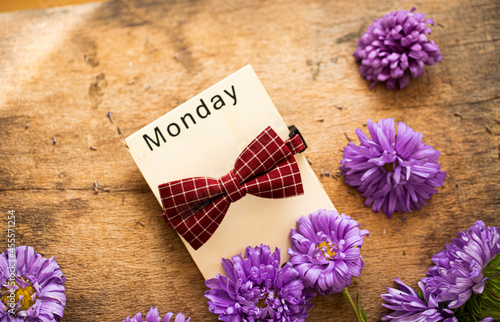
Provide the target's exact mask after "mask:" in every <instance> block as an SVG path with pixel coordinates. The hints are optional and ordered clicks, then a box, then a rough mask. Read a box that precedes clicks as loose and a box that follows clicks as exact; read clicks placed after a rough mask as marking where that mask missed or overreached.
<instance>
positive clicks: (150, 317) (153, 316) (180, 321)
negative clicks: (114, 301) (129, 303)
mask: <svg viewBox="0 0 500 322" xmlns="http://www.w3.org/2000/svg"><path fill="white" fill-rule="evenodd" d="M173 315H174V313H171V312H169V313H167V314H165V317H164V318H163V322H170V319H171V318H172V317H173ZM189 321H191V318H189V319H187V320H186V316H185V315H184V314H182V313H179V314H177V316H176V317H175V320H173V321H172V322H189ZM122 322H161V317H160V314H159V313H158V308H153V307H151V308H150V309H149V312H148V313H147V314H146V320H143V319H142V313H137V314H136V315H135V316H134V317H130V316H128V317H127V318H125V320H123V321H122Z"/></svg>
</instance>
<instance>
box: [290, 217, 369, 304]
mask: <svg viewBox="0 0 500 322" xmlns="http://www.w3.org/2000/svg"><path fill="white" fill-rule="evenodd" d="M359 226H360V224H359V223H358V222H357V221H355V220H354V219H351V217H349V216H346V215H344V214H341V215H339V213H338V212H336V211H333V210H326V209H320V210H318V211H316V212H314V213H312V214H310V215H309V217H306V216H302V217H301V218H300V219H299V220H298V221H297V230H294V229H292V231H291V232H290V241H291V244H292V248H291V249H290V250H289V251H288V254H289V255H290V263H292V264H293V266H294V267H295V268H296V269H297V270H298V271H299V273H300V275H301V276H302V278H303V279H304V282H305V284H306V286H307V287H314V288H315V289H316V290H317V291H318V292H319V293H320V294H321V295H323V296H327V295H328V294H329V293H340V292H342V290H343V289H344V288H345V287H347V286H349V285H351V282H352V277H353V276H356V277H358V276H359V275H360V274H361V270H362V269H363V267H364V261H363V258H362V257H361V254H360V248H361V246H362V245H363V239H364V236H367V235H369V234H370V233H369V232H368V230H360V229H359Z"/></svg>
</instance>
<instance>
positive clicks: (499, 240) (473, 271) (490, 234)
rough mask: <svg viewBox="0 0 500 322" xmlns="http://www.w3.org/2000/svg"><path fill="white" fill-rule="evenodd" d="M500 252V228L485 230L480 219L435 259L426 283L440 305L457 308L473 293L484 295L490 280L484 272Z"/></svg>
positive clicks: (487, 228)
mask: <svg viewBox="0 0 500 322" xmlns="http://www.w3.org/2000/svg"><path fill="white" fill-rule="evenodd" d="M499 253H500V228H498V227H486V225H485V224H484V222H482V221H481V220H478V221H476V223H474V225H473V226H471V227H470V228H469V229H468V230H463V231H461V232H459V233H458V234H457V238H454V239H453V240H452V241H451V244H446V247H445V249H444V250H440V251H439V252H438V253H437V254H436V255H434V256H432V261H433V262H434V264H435V265H434V266H432V267H431V268H429V271H428V272H427V276H428V277H427V278H424V280H423V281H424V282H425V283H426V288H427V289H428V290H429V291H430V292H431V293H433V294H435V295H436V298H437V300H438V301H439V302H445V301H451V302H450V303H449V304H448V306H449V307H450V308H452V309H456V308H458V307H460V306H462V305H463V304H464V303H465V302H466V301H467V300H468V299H469V298H470V297H471V295H472V294H481V293H483V291H484V288H485V283H486V281H487V280H488V279H489V278H488V277H487V276H484V275H483V270H484V269H485V268H486V266H487V265H488V263H489V262H490V261H491V260H492V259H494V258H495V256H497V255H498V254H499Z"/></svg>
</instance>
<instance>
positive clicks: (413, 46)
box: [353, 8, 443, 89]
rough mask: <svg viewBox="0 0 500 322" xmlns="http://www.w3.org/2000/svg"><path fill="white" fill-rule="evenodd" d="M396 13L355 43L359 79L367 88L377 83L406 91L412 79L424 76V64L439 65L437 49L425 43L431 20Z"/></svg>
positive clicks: (420, 15)
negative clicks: (360, 78) (363, 81)
mask: <svg viewBox="0 0 500 322" xmlns="http://www.w3.org/2000/svg"><path fill="white" fill-rule="evenodd" d="M415 10H416V9H415V8H412V9H411V10H410V11H409V12H408V11H406V10H399V11H395V12H391V13H389V14H387V15H385V16H383V17H382V18H380V19H375V20H373V24H372V25H371V26H369V27H368V29H367V30H366V32H365V33H364V34H363V36H361V38H360V39H359V40H358V48H357V49H356V51H355V52H354V54H353V55H354V57H355V58H356V61H358V62H361V65H360V66H359V72H360V73H361V76H363V77H364V78H366V79H367V80H369V81H371V82H372V83H371V85H370V88H372V87H373V86H375V85H376V84H377V82H386V87H387V89H394V88H396V87H399V88H400V89H402V88H405V87H406V86H408V84H409V83H410V76H411V77H412V78H415V77H420V76H422V75H423V74H424V64H425V65H434V63H435V62H441V61H442V59H443V55H441V53H440V50H439V47H438V45H436V43H435V42H434V41H432V40H428V39H427V34H431V28H429V27H428V26H427V24H430V25H433V24H434V22H433V20H432V19H425V20H424V17H425V15H424V14H423V13H420V12H415Z"/></svg>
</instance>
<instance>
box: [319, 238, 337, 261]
mask: <svg viewBox="0 0 500 322" xmlns="http://www.w3.org/2000/svg"><path fill="white" fill-rule="evenodd" d="M334 247H335V245H333V244H330V243H327V242H326V241H322V242H321V243H319V244H318V246H316V248H317V249H320V250H323V251H324V252H325V253H326V254H327V255H328V257H329V258H327V259H333V258H334V257H335V255H337V252H335V251H334V250H333V248H334Z"/></svg>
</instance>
